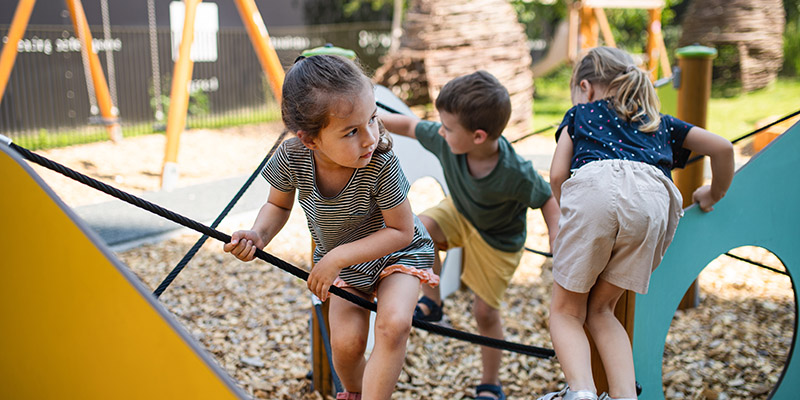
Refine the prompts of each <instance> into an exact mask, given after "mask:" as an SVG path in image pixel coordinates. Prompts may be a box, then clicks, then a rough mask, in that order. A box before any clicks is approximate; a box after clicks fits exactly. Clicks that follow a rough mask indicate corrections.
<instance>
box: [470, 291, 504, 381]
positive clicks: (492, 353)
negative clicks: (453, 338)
mask: <svg viewBox="0 0 800 400" xmlns="http://www.w3.org/2000/svg"><path fill="white" fill-rule="evenodd" d="M472 314H473V315H475V322H477V324H478V333H480V334H481V335H483V336H487V337H491V338H495V339H503V336H504V335H503V320H502V318H501V316H500V310H498V309H496V308H493V307H492V306H490V305H489V304H486V302H485V301H483V300H482V299H481V298H480V297H479V296H478V295H475V300H474V301H473V303H472ZM502 359H503V351H502V350H499V349H495V348H493V347H486V346H481V363H482V364H483V375H482V376H481V383H489V384H494V385H498V384H500V364H501V362H502ZM483 394H484V395H486V396H490V395H491V393H488V392H486V393H483ZM478 395H479V396H480V395H481V393H478Z"/></svg>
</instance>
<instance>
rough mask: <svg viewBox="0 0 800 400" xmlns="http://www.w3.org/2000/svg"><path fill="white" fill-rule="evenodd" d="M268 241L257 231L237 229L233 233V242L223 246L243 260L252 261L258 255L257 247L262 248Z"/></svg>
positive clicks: (226, 250) (223, 248)
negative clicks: (265, 241)
mask: <svg viewBox="0 0 800 400" xmlns="http://www.w3.org/2000/svg"><path fill="white" fill-rule="evenodd" d="M264 246H266V243H264V241H263V240H262V239H261V236H259V235H258V234H257V233H256V232H255V231H236V232H233V235H231V242H230V243H226V244H224V245H223V246H222V250H225V252H226V253H231V254H233V256H234V257H236V258H238V259H240V260H242V261H252V260H253V259H254V258H255V255H256V249H257V248H258V249H261V248H264Z"/></svg>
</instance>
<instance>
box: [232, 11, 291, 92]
mask: <svg viewBox="0 0 800 400" xmlns="http://www.w3.org/2000/svg"><path fill="white" fill-rule="evenodd" d="M236 8H237V9H238V10H239V14H240V15H241V16H242V22H244V26H245V28H246V29H247V34H248V35H249V36H250V41H251V42H252V43H253V48H255V50H256V55H257V56H258V61H260V62H261V68H262V69H263V70H264V74H266V75H267V79H269V84H270V87H271V88H272V93H273V94H274V95H275V99H277V100H278V102H280V101H281V90H282V88H283V77H284V71H283V67H282V66H281V61H280V60H279V59H278V53H276V52H275V48H274V47H272V43H271V42H270V40H269V33H268V32H267V26H266V25H264V21H263V20H262V19H261V14H260V13H259V12H258V7H256V3H255V2H254V1H253V0H236Z"/></svg>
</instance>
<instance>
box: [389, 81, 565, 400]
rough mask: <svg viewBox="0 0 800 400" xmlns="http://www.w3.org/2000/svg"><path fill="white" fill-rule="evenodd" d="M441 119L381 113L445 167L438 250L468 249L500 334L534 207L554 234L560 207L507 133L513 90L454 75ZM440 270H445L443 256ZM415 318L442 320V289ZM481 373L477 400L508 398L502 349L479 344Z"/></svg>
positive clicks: (430, 216)
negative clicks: (445, 192) (505, 303)
mask: <svg viewBox="0 0 800 400" xmlns="http://www.w3.org/2000/svg"><path fill="white" fill-rule="evenodd" d="M436 108H437V110H438V111H439V115H440V117H441V121H442V122H441V123H438V122H432V121H421V120H419V119H417V118H412V117H407V116H403V115H396V114H393V115H387V116H383V117H382V119H383V122H384V124H385V125H386V128H387V129H388V130H389V131H390V132H393V133H397V134H400V135H404V136H408V137H411V138H416V139H417V140H418V141H419V142H420V144H422V146H423V147H425V148H426V149H427V150H428V151H430V152H431V153H433V154H434V155H435V156H436V157H437V158H438V159H439V162H440V163H441V165H442V170H443V171H444V177H445V180H446V181H447V187H448V189H450V193H451V195H450V196H449V197H447V198H446V199H445V200H443V201H442V202H441V203H440V204H439V205H437V206H435V207H432V208H430V209H428V210H426V211H424V212H423V213H422V214H420V219H422V222H423V223H424V224H425V227H426V228H427V229H428V232H430V233H431V237H433V240H434V242H435V243H436V248H437V250H445V249H447V248H448V247H449V246H452V247H462V248H463V249H464V261H463V269H462V270H463V273H462V275H461V280H462V282H464V284H466V285H467V287H469V288H470V289H471V290H472V291H473V292H474V293H475V297H474V299H473V302H472V313H473V315H474V317H475V321H476V322H477V325H478V332H479V333H480V334H481V335H484V336H488V337H492V338H496V339H502V338H503V320H502V315H501V312H500V305H501V303H502V300H503V294H504V293H505V291H506V289H507V288H508V284H509V282H510V280H511V277H512V276H513V275H514V271H515V270H516V269H517V266H518V265H519V261H520V258H521V257H522V253H523V251H524V248H523V247H524V244H525V235H526V215H527V210H528V208H540V209H541V212H542V215H543V216H544V220H545V223H546V224H547V227H548V229H549V232H550V240H551V243H552V239H553V238H554V237H555V233H556V230H557V224H558V215H559V214H558V205H557V204H556V202H555V200H554V199H553V197H552V195H551V193H550V188H549V186H548V184H547V182H546V181H545V180H544V179H542V177H541V176H540V175H539V174H538V173H537V172H536V170H535V169H534V168H533V165H532V164H531V162H530V161H526V160H524V159H522V157H520V156H519V155H517V154H516V152H515V151H514V148H513V147H512V146H511V143H509V142H508V140H506V139H505V138H504V137H503V136H502V133H503V130H504V129H505V127H506V124H507V123H508V120H509V118H510V116H511V101H510V99H509V95H508V91H507V90H506V88H505V87H503V85H502V84H501V83H500V82H499V81H498V80H497V79H496V78H495V77H494V76H492V75H491V74H489V73H488V72H486V71H478V72H475V73H472V74H469V75H464V76H461V77H458V78H455V79H453V80H452V81H450V82H448V83H447V84H446V85H444V87H443V88H442V90H441V92H440V93H439V96H438V97H437V98H436ZM434 270H435V271H436V272H437V273H439V271H440V270H441V262H440V261H439V258H438V253H437V259H436V264H435V265H434ZM422 292H423V296H422V297H421V298H420V301H419V304H418V309H417V311H416V312H415V316H416V317H417V318H419V319H423V320H428V321H438V320H440V319H441V318H442V300H441V296H440V294H439V290H438V288H429V287H423V290H422ZM481 362H482V376H481V381H480V384H479V385H477V387H476V388H475V392H476V396H477V397H475V399H476V400H494V399H501V400H503V399H505V398H506V396H505V393H503V389H502V385H501V383H500V365H501V362H502V352H501V351H500V350H497V349H493V348H489V347H485V346H484V347H481Z"/></svg>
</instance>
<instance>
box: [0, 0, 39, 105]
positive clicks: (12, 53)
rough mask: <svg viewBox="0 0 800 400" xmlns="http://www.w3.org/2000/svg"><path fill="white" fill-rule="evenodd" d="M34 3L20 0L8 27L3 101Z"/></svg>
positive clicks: (0, 78)
mask: <svg viewBox="0 0 800 400" xmlns="http://www.w3.org/2000/svg"><path fill="white" fill-rule="evenodd" d="M34 4H36V0H20V2H19V4H17V10H16V11H14V19H13V20H11V27H10V28H9V29H8V41H7V42H6V44H5V45H3V52H2V53H0V102H2V101H3V93H5V92H6V85H7V84H8V78H10V77H11V70H13V69H14V61H15V60H16V59H17V45H18V44H19V41H20V39H22V35H24V34H25V28H27V27H28V20H30V19H31V12H33V5H34Z"/></svg>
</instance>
